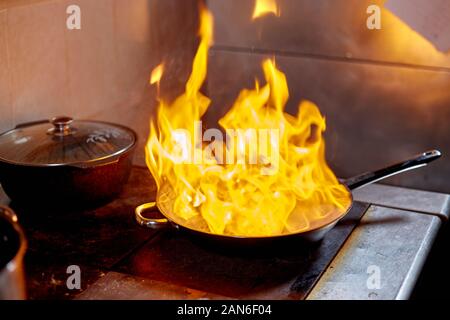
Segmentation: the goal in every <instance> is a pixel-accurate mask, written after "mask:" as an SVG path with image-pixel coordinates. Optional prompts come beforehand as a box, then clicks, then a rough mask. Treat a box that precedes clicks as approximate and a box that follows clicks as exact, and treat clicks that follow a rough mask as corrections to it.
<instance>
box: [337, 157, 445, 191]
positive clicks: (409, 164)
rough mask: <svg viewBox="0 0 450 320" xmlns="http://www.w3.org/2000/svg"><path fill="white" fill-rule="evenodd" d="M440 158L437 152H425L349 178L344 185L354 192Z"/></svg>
mask: <svg viewBox="0 0 450 320" xmlns="http://www.w3.org/2000/svg"><path fill="white" fill-rule="evenodd" d="M440 157H441V152H440V151H439V150H430V151H426V152H424V153H421V154H418V155H416V156H414V157H412V158H411V159H408V160H406V161H403V162H399V163H396V164H393V165H391V166H388V167H386V168H383V169H379V170H376V171H372V172H366V173H363V174H361V175H358V176H356V177H353V178H349V179H347V180H345V181H344V184H345V185H346V186H347V187H348V188H349V189H350V190H355V189H358V188H361V187H364V186H366V185H368V184H371V183H374V182H377V181H380V180H382V179H385V178H388V177H391V176H393V175H396V174H399V173H401V172H405V171H408V170H413V169H416V168H420V167H423V166H426V165H427V164H428V163H430V162H431V161H434V160H436V159H439V158H440Z"/></svg>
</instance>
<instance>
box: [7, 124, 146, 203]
mask: <svg viewBox="0 0 450 320" xmlns="http://www.w3.org/2000/svg"><path fill="white" fill-rule="evenodd" d="M136 141H137V136H136V133H135V132H134V131H133V130H131V129H129V128H127V127H124V126H121V125H117V124H111V123H106V122H99V121H85V120H83V121H81V120H73V119H72V118H69V117H56V118H53V119H52V120H51V121H39V122H34V123H29V124H23V125H19V126H17V127H16V128H15V129H13V130H10V131H8V132H6V133H3V134H2V135H0V183H1V185H2V187H3V189H4V191H5V192H6V194H7V195H8V196H9V197H10V198H11V199H12V200H13V202H14V203H18V204H20V205H33V206H44V207H52V206H54V205H59V204H65V205H66V208H67V205H69V207H85V206H94V205H98V204H101V203H104V202H107V201H109V200H112V199H113V198H114V197H116V196H117V195H118V194H119V193H120V192H121V191H122V187H123V185H124V184H125V183H126V181H127V179H128V177H129V175H130V171H131V166H132V158H133V153H134V149H135V145H136Z"/></svg>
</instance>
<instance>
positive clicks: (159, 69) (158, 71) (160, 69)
mask: <svg viewBox="0 0 450 320" xmlns="http://www.w3.org/2000/svg"><path fill="white" fill-rule="evenodd" d="M163 74H164V63H161V64H159V65H158V66H156V67H155V69H153V70H152V73H151V75H150V84H155V83H159V82H160V81H161V78H162V76H163Z"/></svg>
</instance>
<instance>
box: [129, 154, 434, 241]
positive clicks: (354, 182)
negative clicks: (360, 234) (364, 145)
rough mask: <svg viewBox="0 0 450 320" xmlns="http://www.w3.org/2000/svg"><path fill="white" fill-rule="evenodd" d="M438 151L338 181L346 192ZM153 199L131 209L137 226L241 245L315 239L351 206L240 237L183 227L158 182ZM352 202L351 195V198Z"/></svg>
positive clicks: (165, 189) (170, 193) (168, 194)
mask: <svg viewBox="0 0 450 320" xmlns="http://www.w3.org/2000/svg"><path fill="white" fill-rule="evenodd" d="M440 156H441V153H440V152H439V151H438V150H432V151H427V152H424V153H422V154H419V155H416V156H415V157H413V158H411V159H408V160H406V161H403V162H400V163H396V164H394V165H391V166H388V167H386V168H383V169H380V170H376V171H373V172H367V173H363V174H361V175H358V176H356V177H353V178H350V179H347V180H345V181H343V182H342V183H343V184H344V185H345V186H346V187H347V188H348V190H349V191H351V190H355V189H358V188H360V187H363V186H366V185H368V184H371V183H374V182H376V181H379V180H382V179H385V178H387V177H390V176H393V175H396V174H398V173H401V172H404V171H408V170H412V169H416V168H419V167H422V166H425V165H427V164H428V163H429V162H431V161H433V160H436V159H438V158H440ZM156 198H157V200H156V202H151V203H146V204H143V205H140V206H138V207H137V208H136V210H135V216H136V221H137V222H138V223H139V224H140V225H141V226H145V227H148V228H152V229H158V228H163V227H173V228H176V229H178V230H180V231H183V232H186V233H188V234H191V235H194V236H196V237H199V238H200V239H201V240H209V241H213V242H218V243H220V244H225V245H228V244H230V245H238V246H240V245H243V246H256V245H260V244H269V243H273V242H274V241H278V240H287V239H289V240H291V239H292V240H293V239H296V240H306V241H307V242H315V241H319V240H321V239H322V238H323V237H324V236H325V234H326V233H327V232H328V231H329V230H331V229H332V228H333V227H334V226H335V225H336V224H337V223H338V222H339V220H341V219H342V218H343V217H344V216H345V215H346V214H347V213H348V212H349V211H350V209H351V207H352V206H351V205H350V206H349V208H348V209H347V211H345V212H344V213H342V215H340V216H339V217H337V218H336V219H334V220H332V221H331V222H327V223H326V224H324V225H322V226H319V227H317V228H314V229H310V230H305V231H301V232H295V233H287V234H280V235H275V236H258V237H242V236H241V237H240V236H230V235H219V234H213V233H210V232H205V231H200V230H195V229H193V228H190V227H187V226H184V225H182V224H180V223H178V222H175V221H174V220H173V219H172V218H171V217H172V216H173V215H172V214H171V205H172V204H173V202H172V201H171V200H172V199H174V198H175V195H174V192H173V190H172V189H171V188H170V187H169V186H168V185H164V184H163V185H162V186H161V188H160V189H159V190H158V194H157V197H156ZM351 201H352V204H353V198H352V199H351ZM154 211H158V212H159V213H160V214H162V215H163V216H164V217H163V218H160V219H155V218H146V217H144V216H143V214H144V213H145V212H154Z"/></svg>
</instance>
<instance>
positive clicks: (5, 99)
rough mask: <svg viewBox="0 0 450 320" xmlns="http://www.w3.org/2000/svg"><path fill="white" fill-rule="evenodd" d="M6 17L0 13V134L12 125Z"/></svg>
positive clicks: (2, 12) (5, 13)
mask: <svg viewBox="0 0 450 320" xmlns="http://www.w3.org/2000/svg"><path fill="white" fill-rule="evenodd" d="M6 17H7V12H6V10H3V11H0V132H3V131H5V130H8V129H10V128H11V127H12V125H13V106H12V88H11V77H10V76H11V74H10V72H9V67H10V66H9V59H8V47H7V28H6Z"/></svg>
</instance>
